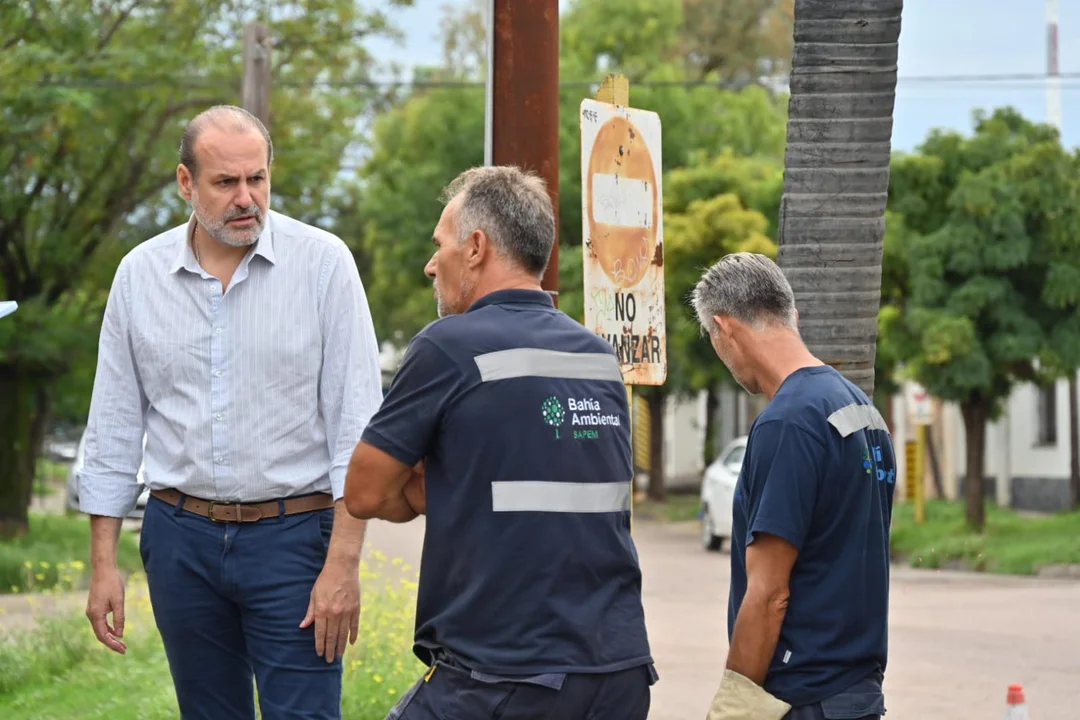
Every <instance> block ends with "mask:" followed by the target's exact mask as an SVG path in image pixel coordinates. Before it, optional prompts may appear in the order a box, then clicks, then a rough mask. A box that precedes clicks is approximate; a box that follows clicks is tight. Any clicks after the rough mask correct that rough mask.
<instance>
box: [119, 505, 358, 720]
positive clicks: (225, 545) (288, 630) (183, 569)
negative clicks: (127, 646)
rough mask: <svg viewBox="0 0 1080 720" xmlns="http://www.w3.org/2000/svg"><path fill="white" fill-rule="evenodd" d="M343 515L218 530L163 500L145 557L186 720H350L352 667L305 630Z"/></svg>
mask: <svg viewBox="0 0 1080 720" xmlns="http://www.w3.org/2000/svg"><path fill="white" fill-rule="evenodd" d="M333 513H334V511H333V509H328V510H318V511H315V512H310V513H297V514H295V515H289V516H287V517H278V518H267V519H265V520H260V521H258V522H254V523H217V522H213V521H211V520H209V519H207V518H204V517H200V516H199V515H195V514H194V513H190V512H187V511H184V510H181V509H179V508H175V507H173V506H171V505H169V504H168V503H166V502H163V501H161V500H159V499H158V498H156V497H153V496H151V497H150V499H149V501H148V502H147V505H146V513H145V516H144V518H143V527H142V538H141V541H140V548H141V551H142V557H143V564H144V565H145V567H146V577H147V583H148V585H149V588H150V602H151V604H152V606H153V609H154V620H155V621H156V622H157V627H158V630H159V631H160V633H161V638H162V640H163V641H164V644H165V654H166V656H167V658H168V660H169V670H170V671H171V673H172V677H173V684H174V686H175V688H176V697H177V700H178V702H179V705H180V716H181V718H182V719H183V720H253V719H254V717H255V698H254V691H253V688H252V677H253V676H254V678H255V682H256V684H257V685H258V690H259V709H260V710H261V712H262V717H263V718H264V720H284V719H285V718H290V719H292V720H301V719H306V720H339V719H340V718H341V674H342V664H341V660H338V659H335V660H334V662H332V663H328V662H326V659H325V658H322V657H319V656H318V655H317V654H316V653H315V625H314V623H312V624H311V625H310V626H308V627H307V628H305V629H303V630H301V629H300V622H301V621H302V620H303V619H304V616H305V615H306V614H307V608H308V602H309V600H310V598H311V589H312V587H313V586H314V585H315V580H316V578H317V577H318V575H319V573H320V572H321V571H322V568H323V564H324V562H325V560H326V551H327V548H328V547H329V543H330V531H331V530H332V529H333V522H334V515H333Z"/></svg>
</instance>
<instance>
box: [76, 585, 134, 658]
mask: <svg viewBox="0 0 1080 720" xmlns="http://www.w3.org/2000/svg"><path fill="white" fill-rule="evenodd" d="M110 613H111V614H112V624H110V623H109V614H110ZM86 617H87V618H88V619H89V620H90V626H91V627H93V628H94V635H96V636H97V639H98V640H99V641H100V642H101V644H102V645H104V646H105V647H107V648H109V649H110V650H112V651H113V652H117V653H120V654H121V655H123V654H125V653H126V652H127V645H126V644H125V643H124V641H123V640H121V638H122V637H124V578H123V577H122V576H121V575H120V570H119V569H117V568H116V567H111V568H100V569H97V568H95V569H94V572H93V575H92V576H91V578H90V594H89V596H88V598H87V600H86Z"/></svg>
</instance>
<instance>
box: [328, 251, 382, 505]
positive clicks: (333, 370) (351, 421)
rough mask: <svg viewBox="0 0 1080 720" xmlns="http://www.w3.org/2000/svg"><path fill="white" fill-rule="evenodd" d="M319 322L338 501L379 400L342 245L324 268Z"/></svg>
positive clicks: (363, 310) (370, 348) (369, 331)
mask: <svg viewBox="0 0 1080 720" xmlns="http://www.w3.org/2000/svg"><path fill="white" fill-rule="evenodd" d="M321 322H322V337H323V360H322V363H323V364H322V376H321V378H320V380H319V411H320V413H321V414H322V418H323V422H324V423H325V426H326V440H327V444H328V445H329V450H330V458H331V461H330V487H331V491H332V493H333V495H334V499H335V500H338V499H340V498H341V497H342V496H343V495H344V494H345V472H346V470H347V469H348V467H349V459H350V458H351V457H352V453H353V449H354V448H355V447H356V444H357V443H358V442H360V437H361V436H362V435H363V432H364V428H366V427H367V424H368V422H370V420H371V416H372V415H374V414H375V411H376V410H378V408H379V404H380V403H381V402H382V371H381V370H380V367H379V346H378V342H377V340H376V338H375V326H374V324H373V323H372V320H371V310H370V308H369V307H368V302H367V294H366V293H365V292H364V285H363V282H362V281H361V280H360V273H359V271H358V270H357V267H356V261H355V260H354V259H353V256H352V253H351V252H349V250H348V248H347V247H346V246H345V245H342V246H341V249H340V250H339V251H338V252H336V253H334V254H333V256H332V258H331V262H330V263H329V266H328V270H327V281H326V291H325V293H324V296H323V303H322V320H321Z"/></svg>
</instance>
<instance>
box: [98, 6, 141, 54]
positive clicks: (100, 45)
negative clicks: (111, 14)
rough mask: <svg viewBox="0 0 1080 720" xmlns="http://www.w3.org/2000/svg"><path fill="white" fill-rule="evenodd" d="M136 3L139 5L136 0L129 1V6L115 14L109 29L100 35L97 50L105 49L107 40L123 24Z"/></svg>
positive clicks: (108, 40) (110, 38)
mask: <svg viewBox="0 0 1080 720" xmlns="http://www.w3.org/2000/svg"><path fill="white" fill-rule="evenodd" d="M138 5H139V2H138V0H135V1H134V2H132V3H131V5H130V6H129V7H127V8H125V9H123V10H121V11H120V12H119V13H118V14H117V16H116V22H114V23H113V24H112V25H111V26H110V27H109V29H108V30H106V31H105V33H104V34H103V35H102V36H101V39H100V40H99V41H98V45H97V49H98V51H99V52H100V51H101V50H104V49H105V46H106V45H108V44H109V42H110V41H111V40H112V38H113V35H115V34H116V31H117V30H119V29H120V26H121V25H123V24H124V23H125V22H126V21H127V19H128V17H129V16H130V15H131V13H132V11H133V10H134V9H135V8H136V7H138Z"/></svg>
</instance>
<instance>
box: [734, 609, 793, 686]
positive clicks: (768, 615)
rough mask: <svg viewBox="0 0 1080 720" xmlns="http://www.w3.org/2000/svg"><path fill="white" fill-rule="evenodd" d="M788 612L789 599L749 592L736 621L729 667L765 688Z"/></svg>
mask: <svg viewBox="0 0 1080 720" xmlns="http://www.w3.org/2000/svg"><path fill="white" fill-rule="evenodd" d="M786 612H787V600H786V598H769V597H767V596H763V595H755V594H752V593H750V592H748V593H747V594H746V597H744V598H743V602H742V605H741V606H740V607H739V614H738V616H736V618H735V628H734V630H733V632H732V633H731V649H730V650H728V660H727V668H728V669H729V670H734V671H735V672H737V673H739V674H740V675H743V676H744V677H747V678H749V679H750V680H752V681H754V682H755V683H757V684H758V685H764V684H765V676H766V674H767V673H768V672H769V665H770V664H771V663H772V658H773V655H774V654H775V653H776V644H777V642H779V640H780V626H781V625H782V624H783V622H784V615H785V613H786Z"/></svg>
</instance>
